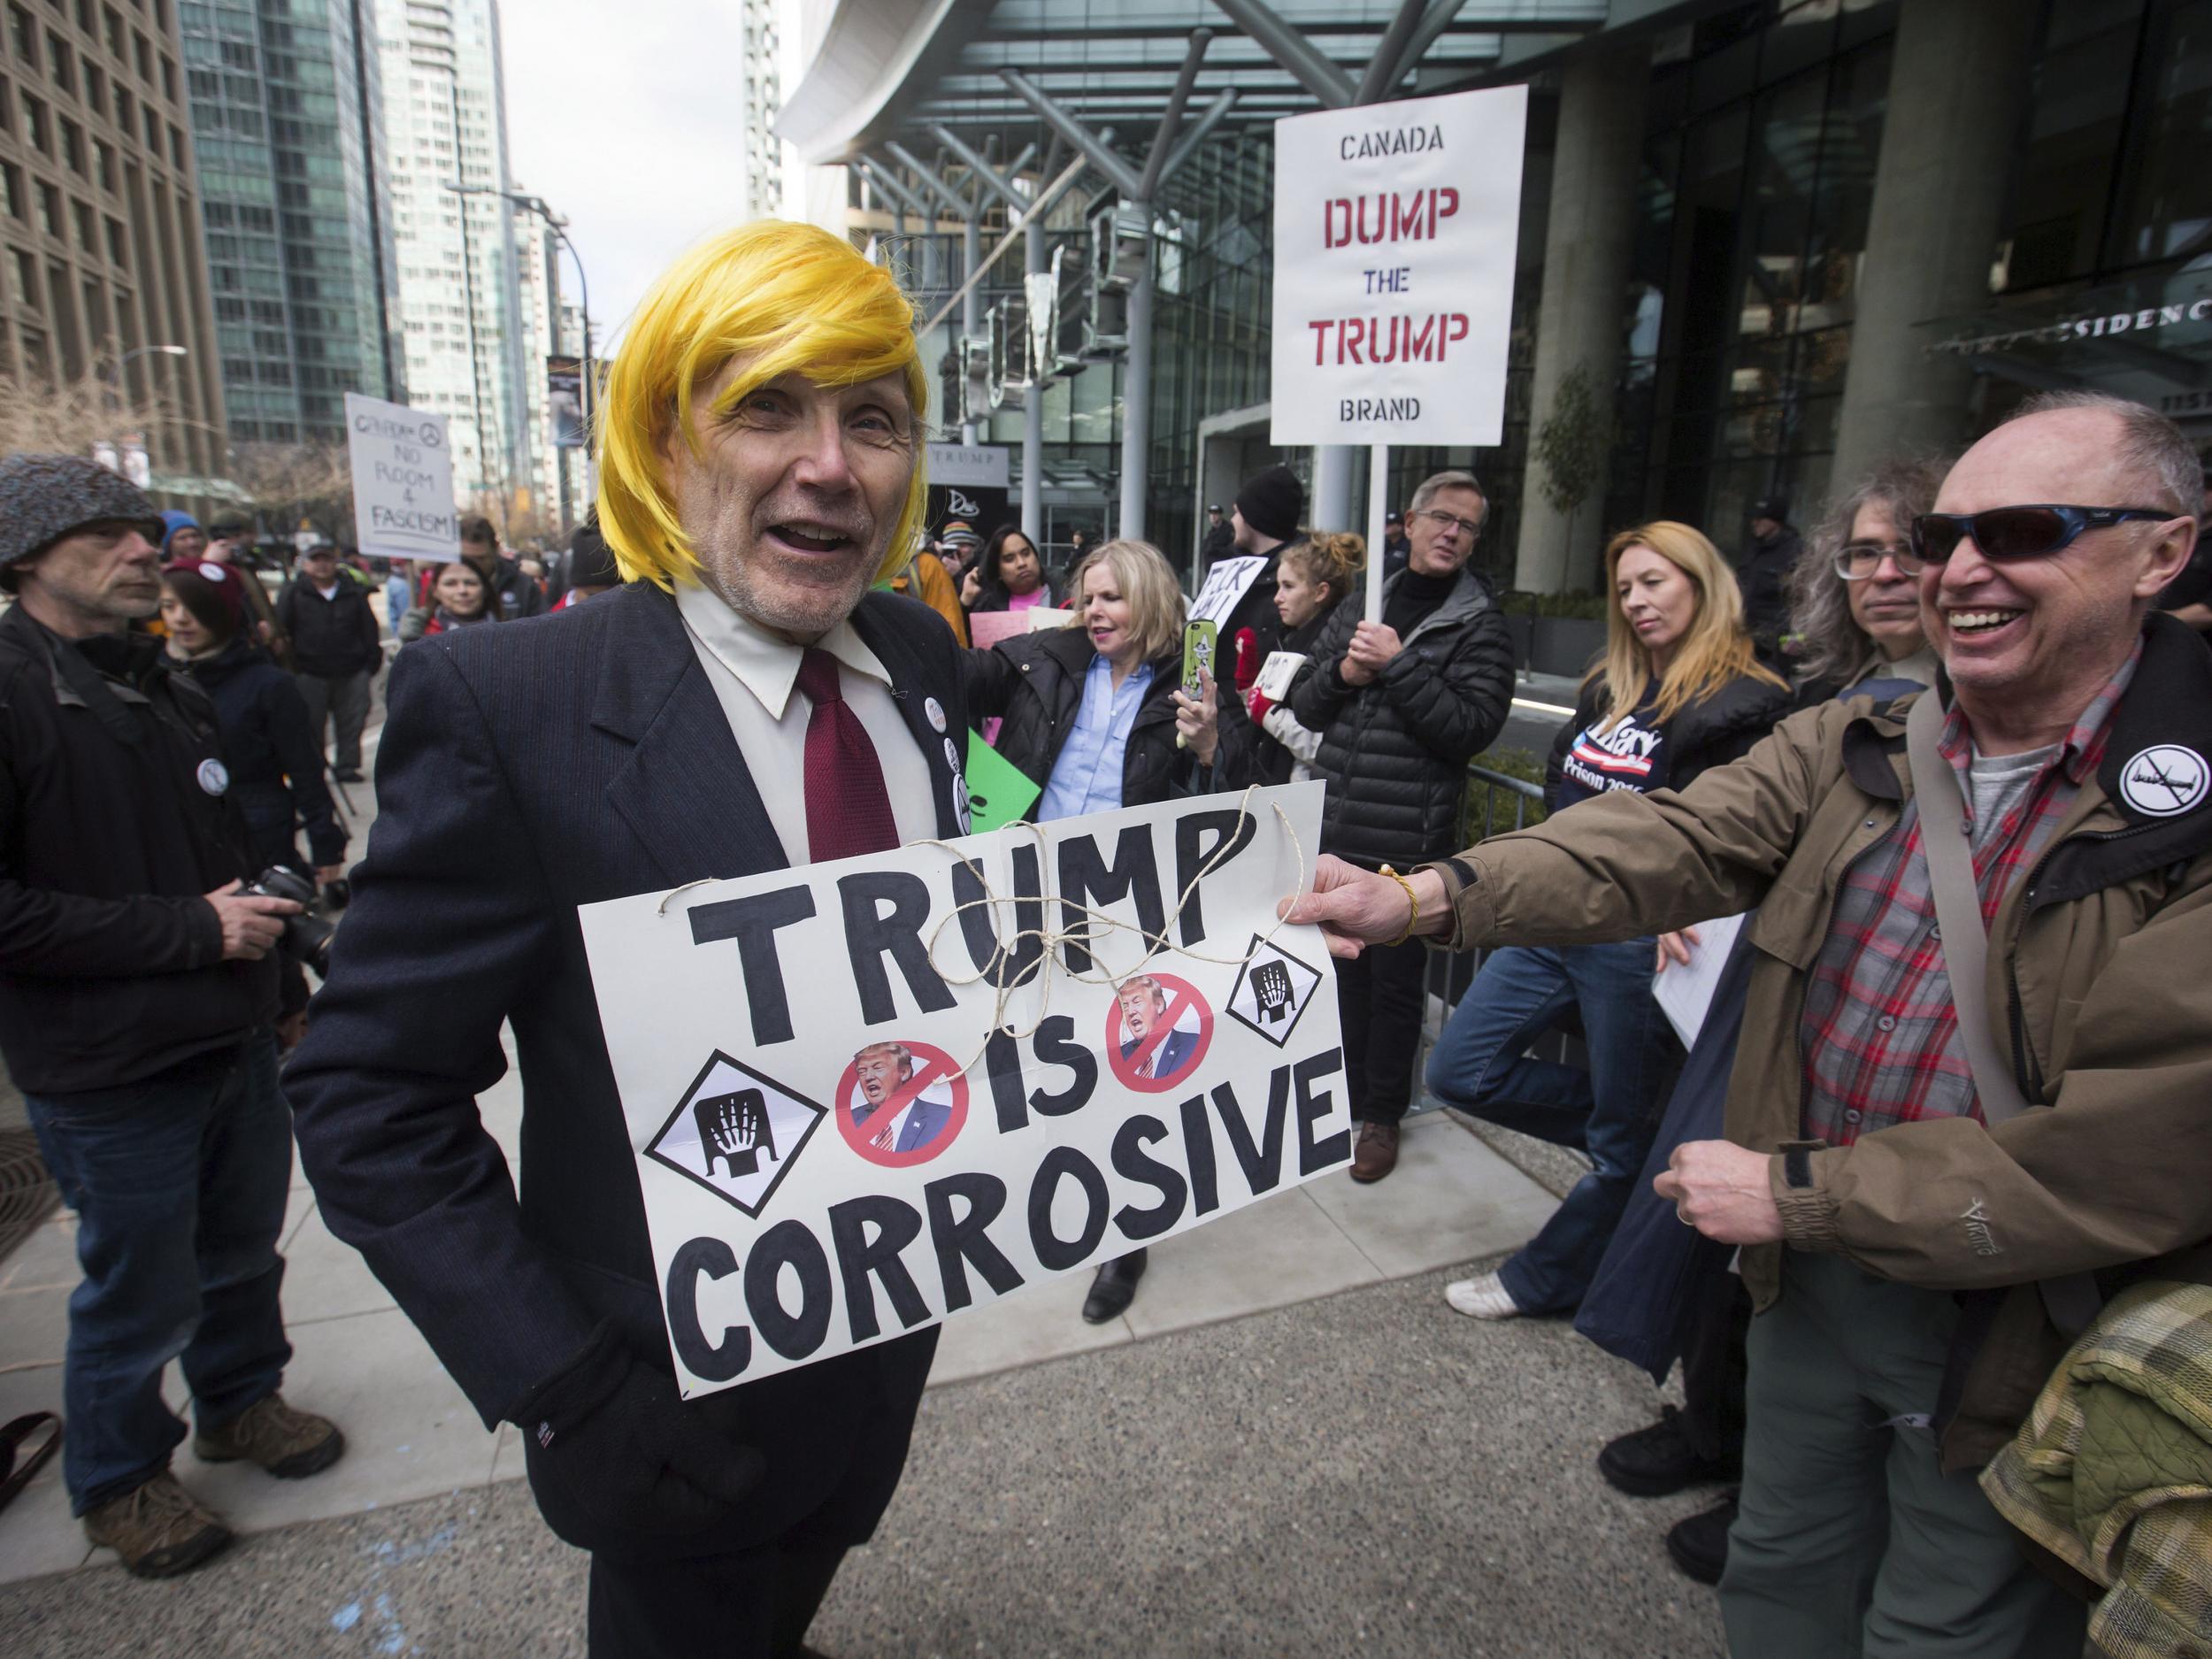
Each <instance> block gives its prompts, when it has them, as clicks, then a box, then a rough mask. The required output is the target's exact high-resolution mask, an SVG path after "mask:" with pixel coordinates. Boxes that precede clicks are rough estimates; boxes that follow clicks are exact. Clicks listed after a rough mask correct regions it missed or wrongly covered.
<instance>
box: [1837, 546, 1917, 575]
mask: <svg viewBox="0 0 2212 1659" xmlns="http://www.w3.org/2000/svg"><path fill="white" fill-rule="evenodd" d="M1884 559H1894V560H1896V561H1897V573H1898V574H1899V575H1900V576H1917V575H1919V574H1920V561H1919V560H1918V559H1917V558H1916V557H1913V550H1912V549H1911V548H1909V547H1908V546H1906V545H1905V544H1904V543H1903V542H1901V541H1851V542H1847V543H1846V544H1845V545H1844V547H1843V549H1842V550H1841V551H1839V553H1837V555H1836V574H1837V575H1839V576H1840V577H1842V578H1843V580H1846V581H1847V582H1863V581H1864V580H1867V579H1868V578H1869V577H1870V576H1871V575H1873V574H1874V572H1876V571H1878V570H1879V569H1881V568H1882V561H1883V560H1884Z"/></svg>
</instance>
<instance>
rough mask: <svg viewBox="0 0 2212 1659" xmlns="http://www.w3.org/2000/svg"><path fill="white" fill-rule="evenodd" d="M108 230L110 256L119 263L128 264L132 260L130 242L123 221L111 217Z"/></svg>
mask: <svg viewBox="0 0 2212 1659" xmlns="http://www.w3.org/2000/svg"><path fill="white" fill-rule="evenodd" d="M107 231H108V257H109V258H110V259H111V260H113V261H114V262H115V263H116V264H117V265H128V264H129V263H130V262H131V261H130V242H129V241H128V239H127V237H126V236H125V235H124V232H123V221H122V220H121V219H109V220H108V222H107Z"/></svg>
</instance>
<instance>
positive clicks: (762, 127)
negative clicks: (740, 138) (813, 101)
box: [738, 0, 783, 219]
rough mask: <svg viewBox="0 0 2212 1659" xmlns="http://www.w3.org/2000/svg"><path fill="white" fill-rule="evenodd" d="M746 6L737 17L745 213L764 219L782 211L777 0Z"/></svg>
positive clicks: (751, 2)
mask: <svg viewBox="0 0 2212 1659" xmlns="http://www.w3.org/2000/svg"><path fill="white" fill-rule="evenodd" d="M743 5H744V11H743V12H742V14H741V16H740V18H739V19H738V29H739V49H740V59H741V73H740V74H739V76H738V97H739V99H740V101H741V109H742V110H743V111H744V127H745V217H746V218H748V219H764V218H769V217H772V216H774V215H777V214H780V213H781V212H782V211H783V144H782V142H781V141H780V139H778V138H777V136H776V130H775V127H776V116H777V114H778V112H779V111H781V109H782V108H783V100H782V97H781V96H780V94H779V92H778V90H777V88H778V85H779V77H780V65H779V64H778V61H777V59H778V58H779V56H780V50H779V48H778V45H777V41H778V39H779V34H778V28H777V23H776V12H777V4H776V0H743Z"/></svg>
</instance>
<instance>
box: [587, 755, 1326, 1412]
mask: <svg viewBox="0 0 2212 1659" xmlns="http://www.w3.org/2000/svg"><path fill="white" fill-rule="evenodd" d="M1321 797H1322V789H1321V786H1320V785H1319V784H1317V783H1308V784H1294V785H1289V786H1286V787H1279V788H1272V789H1264V790H1262V789H1255V790H1252V791H1249V792H1248V793H1247V794H1246V795H1244V796H1242V797H1230V796H1223V795H1213V796H1207V797H1202V798H1198V799H1190V800H1181V801H1177V802H1173V803H1169V804H1166V805H1163V806H1156V807H1133V808H1129V809H1126V810H1122V811H1117V812H1102V813H1096V814H1094V815H1092V816H1089V817H1087V818H1071V819H1065V820H1062V821H1060V822H1056V823H1053V824H1049V825H1042V826H1039V825H1018V826H1013V827H1010V828H1008V829H1003V830H1000V831H997V832H995V833H992V834H988V835H971V836H968V837H965V838H964V839H962V840H959V841H949V842H918V843H916V844H914V845H912V846H910V847H906V848H903V849H900V850H897V851H895V852H889V853H883V854H877V855H871V856H866V857H862V858H850V859H845V860H841V861H840V862H837V863H833V864H814V865H809V866H806V867H804V868H801V869H795V870H788V871H780V872H772V873H770V874H766V875H760V876H753V877H748V878H745V879H741V880H734V881H720V882H710V883H705V884H702V885H700V886H696V887H682V888H678V889H677V890H675V891H674V892H672V893H668V894H649V895H641V896H639V897H635V898H628V899H619V900H615V901H611V902H607V903H603V904H591V905H586V906H584V907H583V908H582V909H581V910H580V918H581V920H582V924H583V933H584V943H585V948H586V949H587V951H588V954H589V956H590V960H591V969H592V979H593V984H594V987H595V991H596V994H597V996H598V1001H599V1010H600V1017H601V1019H602V1021H603V1025H604V1026H605V1030H606V1034H607V1051H608V1056H609V1057H610V1059H611V1061H612V1063H613V1067H614V1075H615V1081H616V1083H617V1085H618V1088H619V1090H620V1093H621V1097H622V1110H623V1115H624V1118H625V1120H626V1125H627V1127H628V1130H629V1134H630V1141H631V1145H632V1147H633V1148H634V1150H635V1152H636V1155H637V1179H638V1181H639V1184H640V1187H641V1190H642V1193H643V1197H644V1201H645V1213H646V1220H647V1223H648V1225H649V1229H650V1232H651V1235H652V1244H653V1256H654V1265H655V1268H656V1271H657V1275H658V1278H659V1281H660V1286H661V1291H662V1299H663V1307H664V1312H665V1314H666V1317H667V1322H668V1329H669V1340H670V1346H671V1349H672V1353H673V1356H674V1358H675V1363H676V1374H677V1380H678V1382H679V1385H680V1387H681V1389H682V1391H683V1393H684V1394H686V1395H687V1396H691V1395H696V1394H703V1393H709V1392H711V1391H713V1390H715V1389H718V1388H723V1387H727V1386H731V1385H733V1384H735V1383H739V1382H745V1381H750V1380H753V1379H758V1378H762V1377H769V1376H773V1375H775V1374H776V1373H778V1372H780V1371H788V1370H791V1369H792V1368H794V1367H795V1366H799V1365H804V1364H808V1363H812V1362H815V1361H818V1360H823V1359H828V1358H831V1357H833V1356H836V1355H839V1354H842V1353H846V1352H849V1350H851V1349H853V1348H859V1347H864V1346H866V1345H868V1344H870V1343H872V1342H877V1341H882V1340H887V1339H888V1338H891V1337H895V1336H898V1335H900V1334H902V1333H904V1332H907V1331H912V1330H916V1329H918V1328H920V1327H922V1326H924V1325H929V1324H932V1323H933V1322H935V1321H937V1320H940V1319H942V1318H945V1317H948V1316H949V1315H951V1314H955V1313H958V1312H960V1311H961V1310H964V1309H968V1308H972V1307H977V1306H980V1305H982V1304H984V1303H987V1302H992V1301H995V1299H997V1298H998V1297H1001V1296H1004V1295H1007V1294H1010V1293H1011V1292H1013V1291H1015V1290H1018V1289H1019V1288H1020V1287H1021V1286H1024V1285H1025V1284H1029V1283H1032V1282H1033V1281H1035V1280H1036V1279H1041V1278H1043V1277H1047V1276H1049V1275H1052V1274H1057V1273H1066V1272H1072V1271H1077V1270H1079V1269H1081V1268H1084V1267H1087V1266H1090V1265H1093V1264H1095V1263H1099V1262H1102V1261H1104V1260H1107V1259H1109V1258H1111V1257H1115V1256H1122V1255H1125V1254H1126V1253H1127V1252H1129V1251H1130V1250H1133V1249H1135V1248H1139V1247H1141V1246H1144V1245H1148V1244H1151V1243H1155V1242H1157V1241H1158V1240H1162V1239H1165V1238H1170V1237H1172V1236H1173V1235H1175V1234H1176V1233H1182V1232H1185V1231H1187V1229H1189V1228H1191V1227H1194V1226H1197V1225H1201V1224H1202V1223H1204V1222H1206V1221H1208V1220H1210V1219H1212V1218H1213V1217H1217V1216H1222V1215H1226V1214H1228V1213H1229V1212H1230V1211H1232V1210H1237V1209H1240V1208H1241V1207H1243V1206H1244V1205H1246V1204H1248V1203H1250V1202H1253V1201H1254V1200H1256V1199H1257V1198H1260V1197H1262V1196H1264V1195H1265V1194H1270V1193H1272V1192H1278V1191H1281V1190H1284V1189H1285V1188H1286V1187H1292V1186H1295V1185H1297V1184H1299V1183H1300V1182H1302V1181H1305V1180H1309V1179H1312V1178H1314V1177H1316V1176H1317V1175H1320V1174H1322V1173H1324V1172H1325V1171H1330V1170H1333V1169H1338V1168H1341V1167H1342V1166H1343V1165H1344V1164H1347V1163H1348V1161H1349V1160H1350V1156H1351V1133H1350V1104H1349V1100H1348V1096H1347V1094H1346V1092H1345V1080H1344V1075H1343V1058H1342V1053H1341V1048H1340V1042H1339V1039H1338V1032H1337V1014H1336V997H1335V995H1334V977H1333V972H1332V971H1331V969H1330V967H1329V956H1328V952H1327V949H1326V947H1325V944H1324V943H1323V941H1322V939H1321V936H1320V934H1319V933H1317V931H1316V930H1314V929H1312V928H1310V927H1292V926H1285V925H1282V924H1280V923H1279V922H1278V920H1277V918H1276V914H1275V907H1276V902H1277V901H1278V900H1279V899H1281V898H1284V897H1286V896H1287V895H1290V894H1291V893H1293V892H1294V891H1295V890H1296V889H1297V887H1299V885H1300V882H1301V879H1302V878H1303V877H1304V876H1306V875H1307V874H1309V873H1310V870H1311V866H1312V860H1313V853H1314V845H1315V840H1316V837H1317V834H1318V833H1319V829H1320V818H1321ZM1148 941H1158V944H1157V948H1155V946H1154V944H1152V943H1150V942H1148ZM825 1119H827V1120H828V1121H827V1122H825V1121H824V1120H825Z"/></svg>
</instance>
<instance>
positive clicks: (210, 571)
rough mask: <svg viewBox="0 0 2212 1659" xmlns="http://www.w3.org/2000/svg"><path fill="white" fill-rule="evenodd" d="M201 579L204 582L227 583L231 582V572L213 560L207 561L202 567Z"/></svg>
mask: <svg viewBox="0 0 2212 1659" xmlns="http://www.w3.org/2000/svg"><path fill="white" fill-rule="evenodd" d="M200 579H201V580H203V581H211V582H227V581H228V580H230V572H229V571H227V570H226V569H225V568H224V567H223V566H222V565H218V564H217V563H216V562H215V561H214V560H213V559H207V560H204V561H203V562H202V564H201V565H200Z"/></svg>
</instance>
